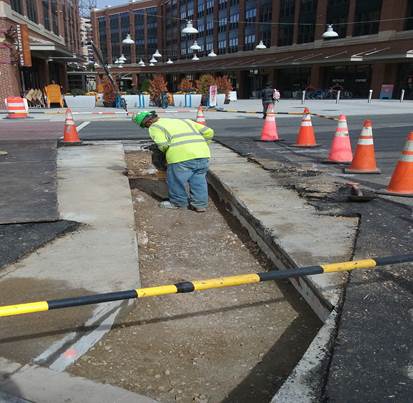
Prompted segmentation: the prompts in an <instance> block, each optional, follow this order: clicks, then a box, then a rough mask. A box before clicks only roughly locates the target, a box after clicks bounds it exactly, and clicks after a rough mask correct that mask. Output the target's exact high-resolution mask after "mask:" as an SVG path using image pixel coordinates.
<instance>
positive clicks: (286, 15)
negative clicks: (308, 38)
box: [278, 0, 295, 46]
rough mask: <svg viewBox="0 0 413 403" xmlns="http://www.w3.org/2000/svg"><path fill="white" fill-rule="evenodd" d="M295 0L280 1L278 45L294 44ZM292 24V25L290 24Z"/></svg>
mask: <svg viewBox="0 0 413 403" xmlns="http://www.w3.org/2000/svg"><path fill="white" fill-rule="evenodd" d="M294 4H295V0H281V1H280V20H279V21H280V23H281V24H280V26H279V28H278V46H287V45H292V43H293V35H294V25H293V24H294ZM290 24H291V25H290Z"/></svg>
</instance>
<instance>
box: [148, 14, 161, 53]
mask: <svg viewBox="0 0 413 403" xmlns="http://www.w3.org/2000/svg"><path fill="white" fill-rule="evenodd" d="M157 12H158V9H157V8H156V7H151V8H148V9H147V10H146V14H147V32H146V34H147V38H148V39H147V42H148V55H152V54H153V53H155V50H156V49H157V47H158V39H157V38H158V19H157V17H156V15H157Z"/></svg>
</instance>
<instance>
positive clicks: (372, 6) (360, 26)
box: [353, 0, 381, 36]
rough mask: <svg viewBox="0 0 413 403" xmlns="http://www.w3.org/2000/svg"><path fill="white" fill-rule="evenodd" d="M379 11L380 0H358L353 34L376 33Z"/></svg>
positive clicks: (377, 30)
mask: <svg viewBox="0 0 413 403" xmlns="http://www.w3.org/2000/svg"><path fill="white" fill-rule="evenodd" d="M380 12H381V0H358V1H357V3H356V11H355V14H354V22H355V24H354V28H353V36H361V35H372V34H377V32H379V21H378V20H380ZM368 21H372V22H368ZM373 21H375V22H373Z"/></svg>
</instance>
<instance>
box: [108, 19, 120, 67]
mask: <svg viewBox="0 0 413 403" xmlns="http://www.w3.org/2000/svg"><path fill="white" fill-rule="evenodd" d="M109 23H110V41H111V43H112V61H114V60H115V59H116V58H118V57H119V56H120V55H121V53H120V26H119V14H115V15H111V16H110V17H109Z"/></svg>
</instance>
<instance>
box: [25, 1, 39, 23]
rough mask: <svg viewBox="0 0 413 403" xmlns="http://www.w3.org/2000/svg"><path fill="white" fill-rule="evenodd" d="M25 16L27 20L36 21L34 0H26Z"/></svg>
mask: <svg viewBox="0 0 413 403" xmlns="http://www.w3.org/2000/svg"><path fill="white" fill-rule="evenodd" d="M27 16H28V17H29V20H31V21H33V22H35V23H37V8H36V0H27Z"/></svg>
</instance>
